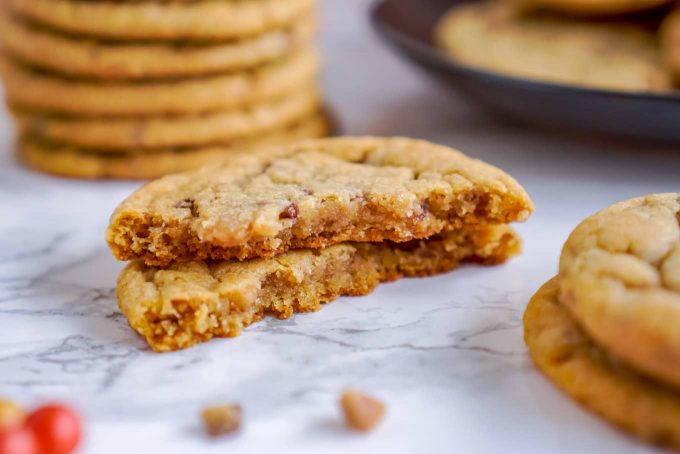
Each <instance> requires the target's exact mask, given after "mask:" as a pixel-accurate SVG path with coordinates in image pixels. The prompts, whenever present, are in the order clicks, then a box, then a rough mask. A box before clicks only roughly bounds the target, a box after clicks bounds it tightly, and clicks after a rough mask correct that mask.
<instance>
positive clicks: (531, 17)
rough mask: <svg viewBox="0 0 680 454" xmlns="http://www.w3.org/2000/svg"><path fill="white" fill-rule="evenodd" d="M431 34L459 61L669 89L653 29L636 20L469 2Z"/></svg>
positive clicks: (536, 75)
mask: <svg viewBox="0 0 680 454" xmlns="http://www.w3.org/2000/svg"><path fill="white" fill-rule="evenodd" d="M434 38H435V41H436V43H437V44H438V45H439V46H440V47H442V49H444V50H445V51H446V52H447V53H449V54H450V55H451V56H452V57H453V58H455V59H456V60H457V61H459V62H460V63H462V64H464V65H469V66H471V67H475V68H479V69H482V70H487V71H493V72H498V73H501V74H505V75H508V76H513V77H519V78H526V79H532V80H537V81H544V82H552V83H559V84H566V85H576V86H581V87H591V88H601V89H609V90H621V91H633V92H644V91H657V90H666V89H668V88H670V80H669V76H668V74H667V71H666V70H665V68H664V65H663V64H662V63H661V57H660V53H659V49H658V46H657V43H656V34H655V33H654V32H653V31H652V30H647V29H645V28H643V27H641V26H638V25H635V24H626V23H622V22H607V23H603V22H588V21H580V20H574V19H569V18H562V17H558V16H552V15H546V14H538V13H527V12H524V11H522V10H521V8H518V7H514V6H513V5H509V4H505V3H496V2H489V3H471V4H465V5H462V6H457V7H454V8H453V9H452V10H451V11H450V12H449V13H447V15H446V16H445V17H444V18H443V19H442V20H441V22H440V23H439V25H438V26H437V28H436V31H435V37H434Z"/></svg>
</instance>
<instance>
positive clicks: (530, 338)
mask: <svg viewBox="0 0 680 454" xmlns="http://www.w3.org/2000/svg"><path fill="white" fill-rule="evenodd" d="M558 291H559V288H558V283H557V280H556V279H553V280H551V281H548V282H547V283H546V284H545V285H544V286H543V287H541V289H540V290H539V291H538V292H537V293H536V294H535V295H534V297H533V298H532V299H531V301H530V302H529V305H528V306H527V309H526V312H525V313H524V339H525V342H526V344H527V346H528V347H529V354H530V356H531V358H532V359H533V361H534V363H535V364H536V366H537V367H538V368H539V369H540V370H541V371H542V372H543V373H544V374H545V375H546V376H547V377H548V378H550V380H552V381H553V382H554V383H555V385H557V387H558V388H560V389H561V390H562V391H563V392H565V393H566V394H567V395H569V396H570V397H571V398H573V399H574V400H576V401H577V402H579V403H581V404H582V405H584V406H585V407H587V408H589V409H590V410H592V411H594V412H595V413H598V414H599V415H601V416H602V417H603V418H604V419H606V420H607V421H609V422H610V423H612V424H614V425H616V426H618V427H620V428H622V429H624V430H626V431H627V432H630V433H632V434H633V435H635V436H637V437H639V438H642V439H644V440H647V441H649V442H651V443H654V444H658V445H662V446H669V447H673V448H675V449H680V392H678V391H677V390H675V389H672V388H669V387H667V386H665V385H663V384H660V383H658V382H655V381H653V380H650V379H648V378H645V377H643V376H641V375H639V374H637V373H636V372H634V371H631V370H630V369H628V368H626V367H624V366H621V365H620V364H618V363H616V362H615V361H614V360H612V359H611V357H610V356H609V355H607V353H606V352H605V351H604V350H602V349H601V348H600V347H599V346H598V345H597V344H595V343H594V342H593V341H591V340H590V338H589V337H588V336H587V335H586V334H584V332H583V331H582V330H581V329H580V328H579V325H578V324H577V323H576V321H575V320H574V319H573V318H572V317H571V315H570V313H569V310H568V309H567V308H566V307H564V306H563V305H561V304H560V303H559V302H558Z"/></svg>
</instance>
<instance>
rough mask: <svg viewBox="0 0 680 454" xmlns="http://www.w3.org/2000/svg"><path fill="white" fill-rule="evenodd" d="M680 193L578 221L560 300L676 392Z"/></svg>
mask: <svg viewBox="0 0 680 454" xmlns="http://www.w3.org/2000/svg"><path fill="white" fill-rule="evenodd" d="M679 213H680V194H678V193H669V194H653V195H648V196H645V197H640V198H636V199H632V200H628V201H625V202H621V203H618V204H616V205H613V206H611V207H609V208H606V209H604V210H602V211H600V212H599V213H597V214H595V215H594V216H592V217H590V218H588V219H586V220H585V221H583V222H582V223H581V224H580V225H579V226H578V227H577V228H576V229H575V230H574V232H573V233H572V234H571V236H570V237H569V239H568V240H567V242H566V243H565V245H564V249H563V250H562V256H561V258H560V301H561V302H562V303H563V304H565V305H566V306H567V307H568V308H569V309H570V311H571V312H572V314H573V316H574V317H575V318H576V320H577V321H578V322H579V323H580V324H581V325H582V326H583V328H584V329H585V330H586V331H587V332H588V334H589V335H590V336H591V337H592V338H593V339H595V340H596V341H597V342H598V343H599V344H601V345H602V346H603V347H604V348H605V349H606V350H608V351H609V352H611V353H612V354H613V355H614V356H616V357H617V358H620V359H621V360H623V361H625V362H626V363H628V364H629V365H631V366H633V367H635V368H636V369H638V370H641V371H643V372H646V373H648V374H650V375H653V376H655V377H656V378H658V379H661V380H664V381H666V382H670V383H671V384H674V385H680V368H678V367H677V365H678V364H679V363H680V334H679V333H680V331H678V329H677V327H678V326H680V225H679V216H680V214H679Z"/></svg>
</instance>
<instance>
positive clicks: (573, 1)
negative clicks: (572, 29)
mask: <svg viewBox="0 0 680 454" xmlns="http://www.w3.org/2000/svg"><path fill="white" fill-rule="evenodd" d="M507 1H509V2H511V3H514V4H515V5H518V6H520V7H522V8H525V9H533V8H536V9H541V10H546V11H554V12H556V13H564V14H570V15H577V16H615V15H621V14H630V13H639V12H642V11H646V10H651V9H655V8H659V7H661V6H663V5H667V4H669V3H670V0H507Z"/></svg>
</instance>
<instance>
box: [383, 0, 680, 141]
mask: <svg viewBox="0 0 680 454" xmlns="http://www.w3.org/2000/svg"><path fill="white" fill-rule="evenodd" d="M467 1H470V0H383V1H380V2H377V4H376V5H375V7H374V8H373V12H372V19H373V24H374V26H375V28H376V29H377V30H378V32H379V33H380V35H381V36H382V37H384V38H385V39H386V40H387V41H388V42H389V43H390V44H392V46H393V47H394V48H395V49H396V50H398V51H399V52H400V53H401V54H402V55H403V56H405V57H406V58H408V59H409V60H411V61H412V62H414V63H416V64H418V65H419V66H420V67H422V68H423V69H425V70H426V71H427V72H428V73H429V74H431V75H432V76H434V77H436V78H437V79H439V80H440V81H442V82H444V83H445V84H446V85H448V86H450V87H451V88H453V89H455V90H457V91H459V92H461V93H463V94H465V95H467V96H469V97H470V98H472V99H473V100H475V101H476V102H477V103H479V104H481V105H483V106H485V107H487V108H489V109H491V110H493V111H495V112H499V113H502V114H506V115H511V116H513V117H516V118H519V119H522V120H526V121H529V122H532V123H536V124H541V125H544V126H548V127H553V128H554V127H557V128H566V129H570V130H574V131H579V132H584V133H595V134H600V135H602V134H605V135H609V136H617V137H623V138H635V139H643V140H653V141H661V142H675V143H680V97H679V96H677V95H674V94H672V95H666V94H652V93H625V92H617V91H607V90H599V89H589V88H580V87H574V86H569V85H559V84H551V83H544V82H535V81H530V80H525V79H520V78H516V77H509V76H504V75H501V74H498V73H493V72H488V71H483V70H478V69H474V68H470V67H467V66H464V65H462V64H459V63H457V62H456V61H455V60H454V59H452V58H451V57H448V56H447V55H446V54H444V53H443V52H441V51H439V50H438V49H437V48H436V47H434V45H433V44H432V41H431V36H432V30H433V28H434V25H435V24H436V22H437V20H438V19H439V18H440V17H441V16H442V14H444V13H445V12H446V10H447V9H448V8H450V7H452V6H454V5H457V4H462V3H464V2H467Z"/></svg>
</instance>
